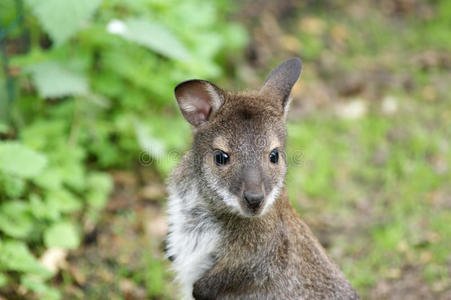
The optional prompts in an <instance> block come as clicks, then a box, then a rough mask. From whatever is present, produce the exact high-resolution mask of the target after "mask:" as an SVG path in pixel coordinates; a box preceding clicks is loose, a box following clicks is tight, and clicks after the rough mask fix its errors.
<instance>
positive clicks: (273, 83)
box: [260, 57, 302, 108]
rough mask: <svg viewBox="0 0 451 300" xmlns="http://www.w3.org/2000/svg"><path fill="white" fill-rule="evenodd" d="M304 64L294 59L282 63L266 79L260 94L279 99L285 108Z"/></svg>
mask: <svg viewBox="0 0 451 300" xmlns="http://www.w3.org/2000/svg"><path fill="white" fill-rule="evenodd" d="M301 70H302V62H301V60H300V59H299V58H297V57H294V58H290V59H289V60H286V61H284V62H283V63H281V64H280V65H279V66H278V67H277V68H275V69H274V70H273V71H272V72H271V73H270V74H269V75H268V77H267V78H266V80H265V83H264V84H263V87H262V88H261V89H260V93H262V94H267V95H269V96H271V97H275V98H278V99H279V100H280V101H281V102H282V107H283V108H285V107H286V105H287V103H288V99H289V96H290V93H291V89H292V88H293V85H294V84H295V83H296V81H297V80H298V78H299V75H301Z"/></svg>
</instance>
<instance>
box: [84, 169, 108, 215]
mask: <svg viewBox="0 0 451 300" xmlns="http://www.w3.org/2000/svg"><path fill="white" fill-rule="evenodd" d="M88 187H89V192H88V195H87V197H86V200H87V202H88V203H89V205H91V206H92V207H93V208H97V209H101V208H103V207H104V206H105V204H106V203H107V201H108V196H109V194H110V191H111V189H112V188H113V182H112V180H111V177H110V176H109V175H107V174H104V173H93V174H90V175H89V177H88Z"/></svg>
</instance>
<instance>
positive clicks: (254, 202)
mask: <svg viewBox="0 0 451 300" xmlns="http://www.w3.org/2000/svg"><path fill="white" fill-rule="evenodd" d="M263 198H264V196H263V194H255V193H252V192H244V200H245V201H246V203H247V205H248V206H249V208H250V209H257V208H259V206H260V204H261V203H262V201H263Z"/></svg>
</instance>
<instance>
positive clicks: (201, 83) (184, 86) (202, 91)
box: [174, 79, 224, 127]
mask: <svg viewBox="0 0 451 300" xmlns="http://www.w3.org/2000/svg"><path fill="white" fill-rule="evenodd" d="M174 93H175V98H176V99H177V103H178V105H179V108H180V111H181V112H182V115H183V117H185V119H186V120H187V121H188V122H189V123H190V124H191V125H193V126H194V127H198V126H200V125H202V124H203V123H206V122H208V121H210V120H211V119H212V118H213V117H214V115H215V114H216V112H218V110H219V109H220V108H221V106H222V105H223V104H224V92H223V91H222V90H221V89H220V88H218V87H217V86H216V85H214V84H213V83H211V82H208V81H206V80H199V79H193V80H188V81H184V82H182V83H179V84H178V85H177V86H176V87H175V90H174Z"/></svg>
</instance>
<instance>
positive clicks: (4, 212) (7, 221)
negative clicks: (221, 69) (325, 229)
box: [0, 200, 33, 238]
mask: <svg viewBox="0 0 451 300" xmlns="http://www.w3.org/2000/svg"><path fill="white" fill-rule="evenodd" d="M0 230H1V231H3V232H4V233H6V234H7V235H9V236H11V237H15V238H25V237H27V236H28V234H29V233H30V232H31V231H32V230H33V220H32V218H31V216H30V214H29V210H28V206H27V205H26V204H25V203H23V202H21V201H19V200H13V201H8V202H6V203H4V204H3V205H2V206H0Z"/></svg>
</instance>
